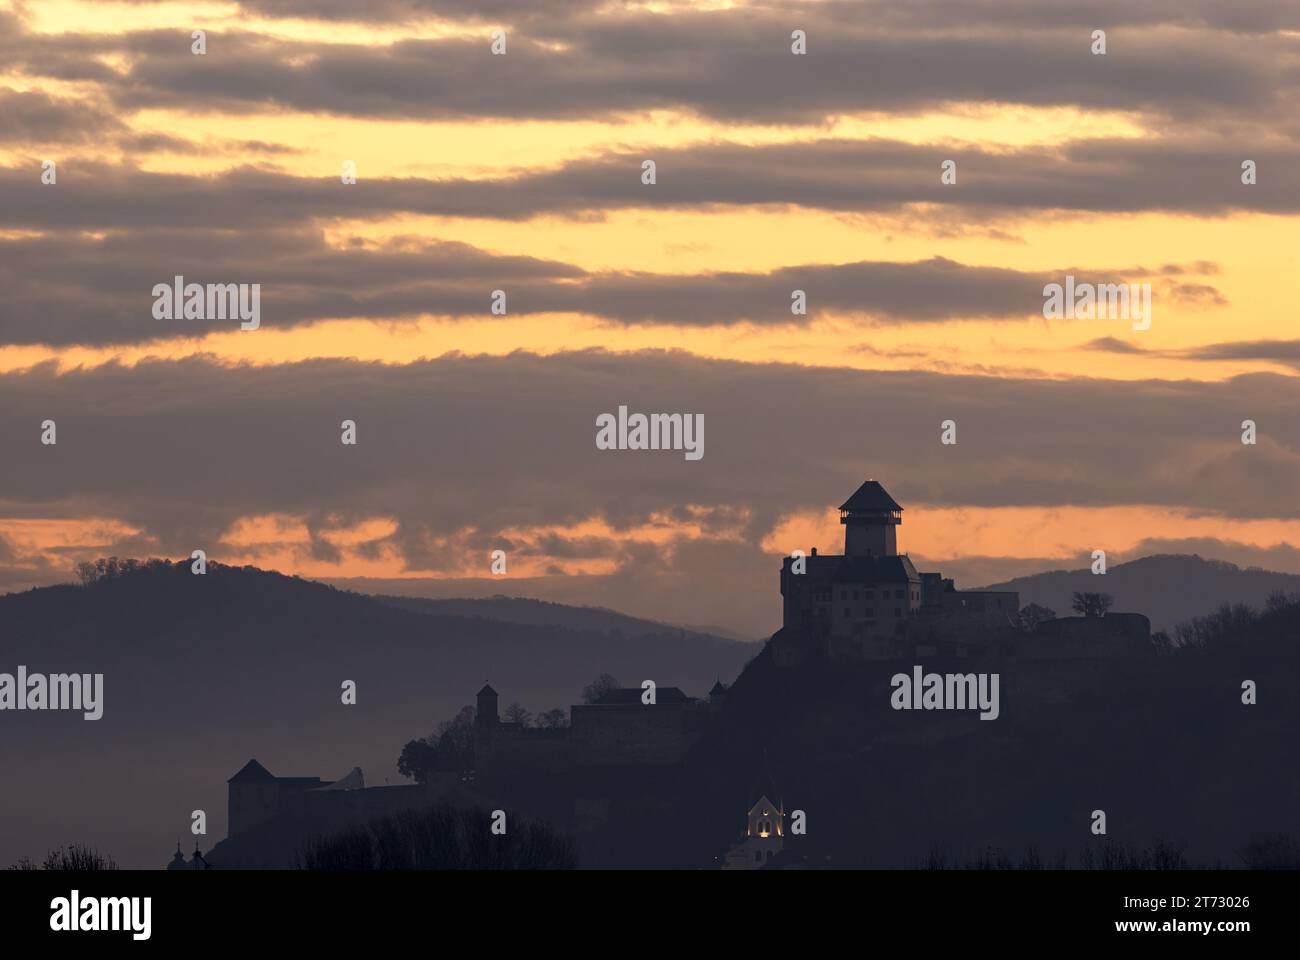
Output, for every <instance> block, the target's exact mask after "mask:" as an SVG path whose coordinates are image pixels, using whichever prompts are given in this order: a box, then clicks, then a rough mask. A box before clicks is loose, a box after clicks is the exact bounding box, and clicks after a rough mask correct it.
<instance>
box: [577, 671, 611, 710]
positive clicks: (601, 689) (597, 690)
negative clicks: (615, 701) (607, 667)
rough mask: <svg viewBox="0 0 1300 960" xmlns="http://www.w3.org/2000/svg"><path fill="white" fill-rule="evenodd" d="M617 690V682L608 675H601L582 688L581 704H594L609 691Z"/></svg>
mask: <svg viewBox="0 0 1300 960" xmlns="http://www.w3.org/2000/svg"><path fill="white" fill-rule="evenodd" d="M617 689H618V681H617V680H615V679H614V678H613V677H611V676H610V675H609V674H608V673H602V674H601V675H600V676H598V677H597V678H596V679H595V680H593V681H591V683H589V684H587V685H586V686H585V687H583V688H582V702H583V703H595V702H596V701H598V700H600V698H601V697H603V696H605V694H607V693H609V692H610V691H611V690H617Z"/></svg>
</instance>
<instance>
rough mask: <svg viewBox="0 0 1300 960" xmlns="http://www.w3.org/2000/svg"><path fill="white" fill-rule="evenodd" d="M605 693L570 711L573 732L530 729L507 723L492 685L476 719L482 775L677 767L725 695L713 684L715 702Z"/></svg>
mask: <svg viewBox="0 0 1300 960" xmlns="http://www.w3.org/2000/svg"><path fill="white" fill-rule="evenodd" d="M644 694H645V691H643V690H642V689H641V688H640V687H625V688H618V689H614V690H608V691H606V692H605V693H604V694H603V695H602V696H601V697H600V698H599V699H598V700H597V701H596V702H594V703H585V704H574V705H573V706H571V707H570V708H569V718H570V719H569V726H567V727H552V728H537V727H526V726H522V725H521V724H518V723H511V722H508V721H504V720H502V719H501V717H500V714H499V712H498V696H497V692H496V691H495V690H493V689H492V686H491V685H490V684H485V685H484V687H483V689H482V690H480V691H479V692H478V697H477V704H476V707H475V713H474V727H475V741H474V758H475V768H476V769H477V770H479V771H483V772H487V773H492V772H494V771H499V770H518V769H520V768H521V767H523V768H527V767H537V766H540V765H543V764H544V765H547V766H550V767H552V768H554V767H557V766H558V767H599V766H618V765H637V766H654V765H661V764H673V763H677V762H678V761H679V760H681V759H682V757H684V756H685V755H686V752H687V750H689V749H690V748H691V746H692V745H693V744H694V743H695V742H696V740H698V739H699V737H700V734H702V733H703V732H704V730H705V729H706V727H707V725H708V723H709V722H710V720H711V718H712V717H713V716H714V715H715V714H716V713H717V711H718V710H719V709H720V708H721V706H722V702H723V699H724V698H725V696H726V688H725V687H723V686H722V683H721V682H718V683H716V684H714V687H713V689H712V690H711V691H710V693H709V699H708V700H698V699H696V698H694V697H689V696H687V695H686V694H685V693H683V692H682V691H681V690H680V689H679V688H677V687H659V688H657V689H656V690H655V698H654V703H649V704H648V703H645V702H643V699H642V698H643V696H644Z"/></svg>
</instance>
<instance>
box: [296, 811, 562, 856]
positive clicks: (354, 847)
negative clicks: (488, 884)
mask: <svg viewBox="0 0 1300 960" xmlns="http://www.w3.org/2000/svg"><path fill="white" fill-rule="evenodd" d="M490 822H491V817H490V816H489V814H488V811H486V810H484V809H481V808H479V807H472V808H456V807H453V806H452V805H451V804H449V803H445V802H444V803H440V804H438V805H436V806H432V807H428V808H426V809H423V810H406V811H403V812H401V813H397V814H394V815H392V816H387V817H379V818H376V819H374V820H371V821H370V822H369V823H367V824H365V825H353V826H350V827H346V828H344V829H343V830H340V831H339V832H337V833H334V834H331V835H329V836H325V837H317V838H315V839H313V840H311V841H309V842H308V843H307V844H305V845H304V847H303V849H302V851H301V853H300V854H299V856H298V865H299V867H300V868H302V869H304V870H567V869H572V868H573V867H575V866H577V854H576V852H575V846H574V843H573V839H572V838H571V837H569V836H568V835H567V834H564V833H561V832H560V831H558V830H556V829H555V828H554V827H553V826H551V824H549V823H547V822H546V821H544V820H527V819H524V818H522V817H514V818H511V820H510V821H509V829H508V830H507V832H506V833H505V834H502V835H496V834H493V833H491V832H490V830H489V829H488V825H489V823H490Z"/></svg>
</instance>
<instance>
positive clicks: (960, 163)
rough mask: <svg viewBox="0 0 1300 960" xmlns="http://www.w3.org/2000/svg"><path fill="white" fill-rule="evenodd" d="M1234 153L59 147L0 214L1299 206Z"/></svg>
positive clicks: (296, 215) (227, 224)
mask: <svg viewBox="0 0 1300 960" xmlns="http://www.w3.org/2000/svg"><path fill="white" fill-rule="evenodd" d="M263 152H266V151H263ZM1240 154H1241V150H1240V149H1239V148H1229V147H1225V146H1223V145H1221V144H1217V143H1216V144H1209V143H1195V144H1193V143H1184V144H1173V143H1150V142H1145V141H1132V140H1109V141H1082V142H1076V143H1072V144H1070V145H1069V146H1068V147H1066V148H1062V149H1061V150H1047V149H1042V148H1033V149H1023V150H1018V151H1011V152H1005V153H992V152H987V151H979V150H975V149H974V148H969V147H960V148H959V147H942V146H940V147H926V146H916V145H912V144H904V143H899V142H894V141H880V140H871V141H855V140H819V141H813V142H809V143H798V144H791V143H784V144H777V145H769V146H759V147H751V146H742V145H738V144H726V143H722V144H718V143H713V144H702V145H698V146H692V147H687V148H681V149H675V150H667V149H664V150H657V149H651V150H646V151H642V152H638V153H619V154H613V155H607V156H603V157H597V158H589V159H583V160H577V161H573V162H570V163H568V164H565V165H564V166H562V167H560V168H558V169H556V170H548V171H544V172H538V173H524V174H520V175H517V176H512V177H507V178H498V179H457V178H446V179H436V180H435V179H420V178H405V179H399V178H384V179H370V178H367V177H366V175H365V171H364V170H361V171H359V173H360V177H359V179H358V182H357V183H356V184H355V185H349V186H344V185H343V184H341V183H340V181H339V178H338V177H337V176H336V177H329V178H319V179H317V178H309V177H302V176H295V175H293V174H292V173H286V172H280V171H275V170H270V169H265V168H259V167H248V166H246V167H240V168H237V169H234V170H230V171H227V172H225V173H223V174H220V175H216V176H192V175H183V174H164V173H152V172H146V171H142V170H139V169H137V168H134V167H130V166H114V165H109V164H103V163H91V162H79V161H77V160H76V159H75V158H72V159H70V160H68V161H67V162H65V163H64V164H61V168H60V177H59V186H58V189H57V190H54V191H52V190H47V189H42V188H41V184H40V183H39V177H38V176H36V175H34V174H33V172H32V171H31V170H26V169H20V168H10V169H8V170H0V195H2V196H4V198H5V203H4V205H3V206H2V207H0V226H8V227H13V228H25V229H105V228H109V229H131V228H134V227H143V226H175V225H179V224H182V223H184V224H193V225H195V226H196V227H197V226H209V227H215V228H225V229H254V228H259V227H262V228H265V227H268V226H270V227H276V228H284V227H288V226H293V225H296V224H302V223H305V222H309V221H317V220H319V221H331V220H337V219H373V218H377V217H384V216H388V215H394V214H405V213H412V214H428V215H436V216H447V217H476V218H492V219H502V220H523V219H528V218H532V217H537V216H542V215H559V216H584V217H590V216H593V215H597V216H599V215H603V213H604V212H605V211H609V210H628V209H639V208H645V209H682V208H692V209H708V208H713V207H731V208H745V209H750V208H753V207H755V206H766V207H801V208H809V209H822V210H830V211H835V212H841V213H862V214H867V213H890V212H899V211H902V210H905V209H906V208H908V207H909V206H910V205H917V204H922V205H926V204H928V205H938V207H940V208H943V209H944V214H943V216H942V217H939V218H936V217H933V216H931V215H926V216H925V217H923V218H922V220H921V223H920V225H921V226H924V225H925V224H926V223H928V222H930V221H934V222H935V224H937V225H942V226H947V227H952V226H953V225H954V224H960V223H961V222H962V221H974V222H980V221H987V220H989V219H991V218H993V217H998V216H1007V215H1011V216H1041V215H1043V213H1044V212H1051V211H1089V212H1102V213H1105V212H1111V213H1120V212H1123V213H1133V212H1140V211H1146V210H1167V211H1175V212H1187V213H1197V214H1202V215H1213V214H1220V213H1228V212H1233V211H1240V210H1258V211H1263V212H1270V213H1294V212H1297V211H1300V172H1298V171H1300V146H1298V147H1294V148H1284V147H1276V146H1271V147H1267V148H1253V149H1252V155H1253V158H1254V159H1255V160H1256V161H1257V162H1258V163H1259V165H1260V169H1261V170H1262V171H1266V174H1267V175H1266V176H1262V178H1261V182H1260V183H1259V184H1258V185H1256V186H1243V185H1242V184H1241V181H1240V168H1241V158H1240ZM646 159H652V160H654V161H655V163H656V166H657V171H656V174H657V183H655V184H654V185H652V186H647V185H643V184H642V183H641V179H640V177H641V164H642V161H643V160H646ZM948 159H951V160H955V161H956V162H957V173H958V183H957V185H955V186H943V185H941V183H940V179H939V174H940V164H941V163H942V162H943V161H944V160H948ZM33 163H34V164H35V162H34V161H33ZM34 169H37V170H38V169H39V168H38V166H35V165H34ZM922 209H923V208H922Z"/></svg>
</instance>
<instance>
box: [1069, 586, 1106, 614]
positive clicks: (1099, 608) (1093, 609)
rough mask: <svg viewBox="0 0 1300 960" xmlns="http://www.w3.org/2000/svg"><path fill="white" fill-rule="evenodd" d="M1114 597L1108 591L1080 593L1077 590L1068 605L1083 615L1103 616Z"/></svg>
mask: <svg viewBox="0 0 1300 960" xmlns="http://www.w3.org/2000/svg"><path fill="white" fill-rule="evenodd" d="M1114 602H1115V598H1114V597H1112V596H1111V595H1110V594H1109V593H1080V592H1078V591H1077V590H1076V591H1075V593H1074V598H1073V600H1072V601H1071V603H1070V606H1071V607H1072V608H1073V609H1074V612H1075V613H1079V614H1082V615H1083V616H1085V617H1104V616H1106V611H1107V610H1109V609H1110V605H1111V604H1112V603H1114Z"/></svg>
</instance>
